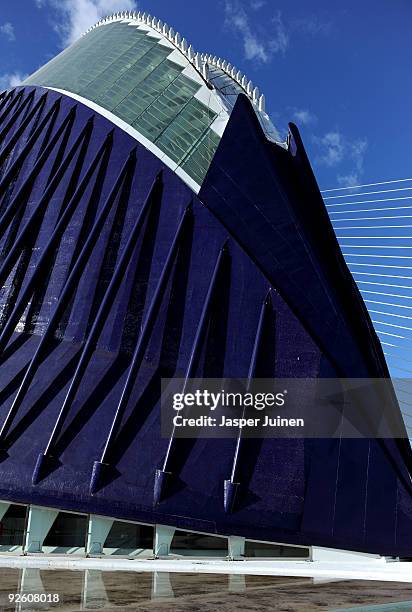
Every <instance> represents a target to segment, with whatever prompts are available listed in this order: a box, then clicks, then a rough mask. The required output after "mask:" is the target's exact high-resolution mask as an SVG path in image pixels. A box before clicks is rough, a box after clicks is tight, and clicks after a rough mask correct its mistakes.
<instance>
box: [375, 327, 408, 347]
mask: <svg viewBox="0 0 412 612" xmlns="http://www.w3.org/2000/svg"><path fill="white" fill-rule="evenodd" d="M375 322H376V323H379V321H375ZM376 332H377V333H378V335H383V336H391V338H399V339H400V340H408V341H409V342H410V338H406V337H405V336H400V335H399V334H390V333H389V332H385V331H382V330H379V329H377V330H376ZM400 348H402V347H400Z"/></svg>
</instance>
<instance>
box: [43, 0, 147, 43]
mask: <svg viewBox="0 0 412 612" xmlns="http://www.w3.org/2000/svg"><path fill="white" fill-rule="evenodd" d="M36 4H37V6H38V7H39V8H42V7H45V6H49V7H50V8H52V9H53V23H54V26H55V28H56V30H57V31H58V32H59V34H60V36H61V38H62V42H63V44H64V45H69V44H71V43H72V42H74V41H75V40H77V39H78V38H79V37H80V36H81V35H82V34H83V33H84V32H85V31H86V30H87V29H88V28H89V27H90V26H92V25H93V24H95V23H96V22H97V21H99V19H101V18H102V17H105V16H106V15H110V14H111V13H115V12H116V11H131V10H135V9H136V8H137V3H136V1H135V0H36Z"/></svg>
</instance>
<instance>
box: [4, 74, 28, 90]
mask: <svg viewBox="0 0 412 612" xmlns="http://www.w3.org/2000/svg"><path fill="white" fill-rule="evenodd" d="M28 76H29V75H28V74H22V73H21V72H13V73H5V74H1V75H0V91H4V90H5V89H12V88H13V87H17V86H18V85H21V83H22V81H24V80H25V79H27V77H28Z"/></svg>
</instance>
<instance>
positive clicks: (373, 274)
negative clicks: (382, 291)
mask: <svg viewBox="0 0 412 612" xmlns="http://www.w3.org/2000/svg"><path fill="white" fill-rule="evenodd" d="M352 265H354V264H352ZM362 265H363V264H362ZM352 274H357V275H358V276H379V278H402V279H403V280H410V281H412V277H410V276H395V275H393V274H375V273H374V272H358V271H357V270H353V272H352ZM356 282H359V283H361V282H363V283H367V284H369V285H380V284H382V285H385V283H373V282H371V281H356ZM386 286H387V287H400V288H401V289H403V288H405V289H412V287H408V286H405V285H392V284H390V283H388V284H387V285H386Z"/></svg>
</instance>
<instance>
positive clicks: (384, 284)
mask: <svg viewBox="0 0 412 612" xmlns="http://www.w3.org/2000/svg"><path fill="white" fill-rule="evenodd" d="M355 274H366V272H355ZM371 276H372V275H371ZM373 276H380V274H375V275H373ZM356 282H357V283H358V285H376V286H378V287H396V288H397V289H410V290H411V291H412V286H410V287H409V286H408V285H392V284H391V283H375V282H373V281H364V280H357V281H356ZM361 291H362V292H363V293H367V291H366V289H362V290H361ZM371 293H373V292H371ZM382 295H392V294H391V293H382ZM393 295H394V296H395V295H396V294H393ZM398 297H406V296H404V295H400V296H398ZM411 297H412V296H411Z"/></svg>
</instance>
